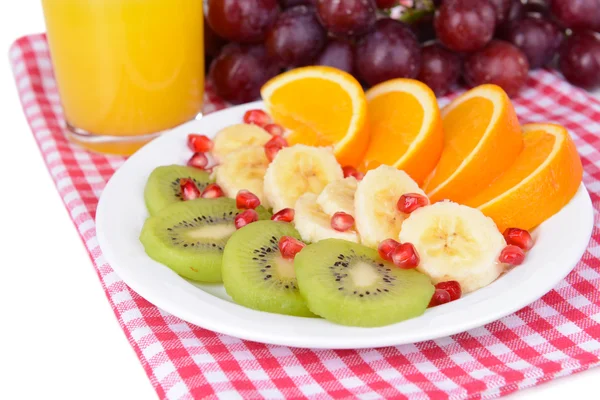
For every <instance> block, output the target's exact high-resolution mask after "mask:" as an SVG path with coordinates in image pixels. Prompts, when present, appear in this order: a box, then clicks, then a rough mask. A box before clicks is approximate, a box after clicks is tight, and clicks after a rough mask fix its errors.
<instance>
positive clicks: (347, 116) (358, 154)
mask: <svg viewBox="0 0 600 400" xmlns="http://www.w3.org/2000/svg"><path fill="white" fill-rule="evenodd" d="M261 95H262V98H263V100H264V101H265V105H266V107H267V110H268V111H269V113H270V114H271V116H272V117H273V119H274V120H275V122H277V123H278V124H280V125H283V126H284V127H285V128H287V129H288V130H290V131H291V133H290V134H288V135H287V136H286V139H287V140H288V142H289V143H290V144H297V143H302V144H306V145H309V146H333V152H334V154H335V156H336V158H337V159H338V161H339V163H340V164H342V165H352V166H356V165H358V163H359V162H360V160H361V159H362V157H363V155H364V153H365V150H366V148H367V145H368V143H369V135H368V133H367V131H366V120H367V100H366V98H365V93H364V91H363V89H362V86H360V84H359V83H358V81H357V80H356V79H354V78H353V77H352V75H350V74H348V73H346V72H343V71H340V70H339V69H335V68H331V67H323V66H313V67H304V68H296V69H294V70H291V71H288V72H285V73H283V74H281V75H278V76H276V77H275V78H273V79H271V80H270V81H268V82H267V83H266V84H265V85H264V86H263V87H262V89H261Z"/></svg>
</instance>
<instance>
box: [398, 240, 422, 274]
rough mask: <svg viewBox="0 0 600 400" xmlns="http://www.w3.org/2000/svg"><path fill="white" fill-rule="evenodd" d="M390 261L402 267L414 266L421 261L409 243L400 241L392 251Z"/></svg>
mask: <svg viewBox="0 0 600 400" xmlns="http://www.w3.org/2000/svg"><path fill="white" fill-rule="evenodd" d="M392 262H393V263H394V265H395V266H396V267H400V268H402V269H411V268H415V267H416V266H417V265H419V262H421V259H420V258H419V254H417V249H415V246H413V245H412V244H411V243H402V244H400V245H398V246H397V247H396V248H395V249H394V251H392Z"/></svg>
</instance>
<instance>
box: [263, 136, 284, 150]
mask: <svg viewBox="0 0 600 400" xmlns="http://www.w3.org/2000/svg"><path fill="white" fill-rule="evenodd" d="M265 146H279V147H288V142H287V140H285V139H284V138H283V137H281V136H273V137H272V138H271V139H270V140H269V141H268V142H267V143H265Z"/></svg>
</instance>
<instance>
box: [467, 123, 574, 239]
mask: <svg viewBox="0 0 600 400" xmlns="http://www.w3.org/2000/svg"><path fill="white" fill-rule="evenodd" d="M523 132H524V136H523V138H524V142H525V147H524V149H523V151H522V152H521V154H520V155H519V157H518V158H517V160H516V161H515V162H514V164H513V165H512V166H511V167H510V168H509V169H508V170H507V171H506V172H505V173H504V174H502V175H501V176H500V177H499V178H498V179H497V180H496V181H494V183H492V184H491V185H490V186H489V187H488V188H486V189H485V190H483V191H482V192H481V193H478V194H477V195H476V196H474V197H473V198H471V199H468V200H467V201H465V202H464V204H465V205H468V206H471V207H477V208H479V209H480V210H481V212H483V213H484V214H485V215H487V216H489V217H491V218H492V219H493V220H494V221H495V222H496V225H498V228H499V229H500V231H501V232H503V231H504V230H505V229H506V228H521V229H532V228H534V227H536V226H538V225H539V224H541V223H542V222H544V221H545V220H547V219H548V218H550V217H551V216H553V215H554V214H556V213H557V212H558V211H559V210H560V209H561V208H563V207H564V206H565V205H566V204H567V203H568V202H569V201H570V200H571V198H573V196H574V195H575V193H576V192H577V189H578V188H579V185H580V183H581V179H582V176H583V167H582V165H581V159H580V158H579V154H577V149H576V147H575V144H574V143H573V140H571V137H570V136H569V133H568V132H567V130H566V129H565V128H563V127H562V126H560V125H554V124H528V125H524V126H523Z"/></svg>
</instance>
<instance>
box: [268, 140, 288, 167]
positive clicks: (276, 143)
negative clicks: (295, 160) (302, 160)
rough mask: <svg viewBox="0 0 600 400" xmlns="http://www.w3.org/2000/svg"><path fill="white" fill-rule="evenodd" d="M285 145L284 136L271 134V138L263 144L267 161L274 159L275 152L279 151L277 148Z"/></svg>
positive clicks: (286, 144)
mask: <svg viewBox="0 0 600 400" xmlns="http://www.w3.org/2000/svg"><path fill="white" fill-rule="evenodd" d="M287 146H288V143H287V141H286V140H285V139H284V138H282V137H281V136H273V138H271V140H269V141H268V142H267V143H266V144H265V154H266V155H267V159H268V160H269V162H270V161H273V159H275V156H276V155H277V153H279V150H281V149H283V148H284V147H287Z"/></svg>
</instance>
